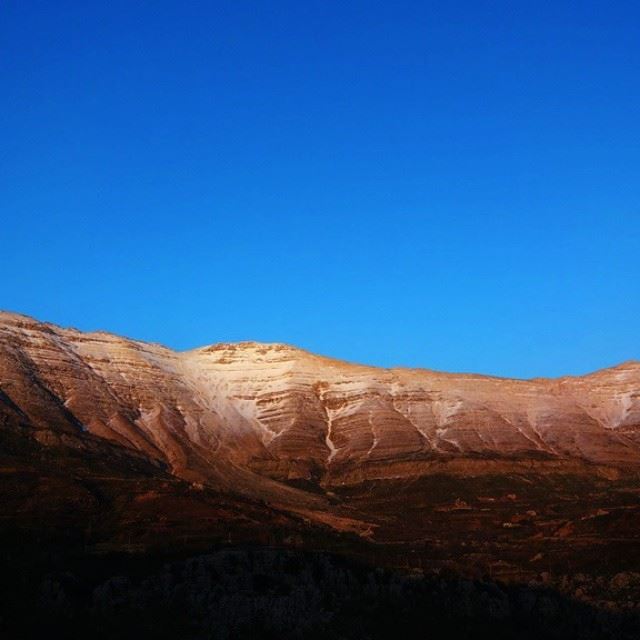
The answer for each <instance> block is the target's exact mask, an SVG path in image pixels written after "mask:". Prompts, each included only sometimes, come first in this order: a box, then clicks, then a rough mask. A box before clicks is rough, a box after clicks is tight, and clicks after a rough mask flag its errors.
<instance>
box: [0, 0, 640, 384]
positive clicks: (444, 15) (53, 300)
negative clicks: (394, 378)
mask: <svg viewBox="0 0 640 640" xmlns="http://www.w3.org/2000/svg"><path fill="white" fill-rule="evenodd" d="M0 87H1V90H2V94H1V96H0V97H1V99H0V216H1V220H0V223H1V224H0V248H1V250H0V268H1V271H0V274H1V279H0V307H2V308H4V309H8V310H12V311H20V312H23V313H27V314H30V315H34V316H36V317H38V318H40V319H44V320H49V321H52V322H55V323H59V324H63V325H72V326H76V327H78V328H80V329H85V330H89V329H96V328H103V329H109V330H111V331H113V332H116V333H121V334H124V335H128V336H131V337H135V338H139V339H144V340H150V341H157V342H161V343H164V344H166V345H168V346H171V347H174V348H177V349H186V348H191V347H195V346H199V345H202V344H207V343H211V342H219V341H236V340H247V339H252V340H261V341H277V342H288V343H293V344H296V345H299V346H302V347H305V348H308V349H310V350H313V351H316V352H320V353H324V354H328V355H333V356H336V357H340V358H344V359H348V360H354V361H359V362H364V363H370V364H376V365H383V366H391V365H409V366H424V367H428V368H434V369H444V370H450V371H479V372H485V373H494V374H498V375H505V376H518V377H530V376H536V375H560V374H565V373H583V372H586V371H590V370H594V369H596V368H599V367H604V366H607V365H611V364H614V363H616V362H620V361H622V360H625V359H630V358H636V359H638V358H640V332H639V328H640V5H639V4H638V3H637V2H626V1H624V0H623V1H620V2H614V3H611V2H588V1H586V2H565V1H559V2H539V1H536V2H477V1H476V0H473V1H460V2H402V1H399V2H371V1H368V2H359V1H351V2H345V3H342V2H326V1H323V2H305V1H304V0H302V1H301V0H298V1H295V2H243V1H238V0H234V1H233V2H200V1H188V0H187V1H181V2H177V1H165V0H153V1H149V0H147V1H145V0H141V1H135V2H131V0H127V1H123V0H111V1H109V2H106V1H103V2H97V1H88V2H77V1H73V2H72V1H64V0H59V1H56V2H51V1H50V0H40V1H37V0H5V1H4V2H2V3H1V4H0Z"/></svg>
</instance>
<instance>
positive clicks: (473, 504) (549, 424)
mask: <svg viewBox="0 0 640 640" xmlns="http://www.w3.org/2000/svg"><path fill="white" fill-rule="evenodd" d="M0 420H1V424H2V429H3V432H4V434H5V435H6V434H12V437H13V438H14V440H15V438H18V439H20V438H22V439H23V440H25V441H29V442H33V443H36V444H37V446H38V447H39V449H38V450H39V451H41V450H43V449H44V450H52V451H53V450H55V451H59V450H64V451H74V452H75V453H76V454H77V455H78V456H80V458H82V457H83V456H84V455H85V453H83V452H90V453H91V455H92V456H93V457H94V458H98V459H101V460H102V464H107V465H108V464H110V463H109V460H113V461H114V462H113V464H116V462H115V461H119V462H117V464H119V465H121V466H122V464H129V465H133V466H134V467H135V466H136V465H147V468H148V469H152V470H157V473H161V474H165V476H166V477H168V478H174V479H178V480H180V481H183V482H185V483H186V485H185V486H191V487H196V486H197V487H204V488H210V489H212V490H216V491H219V492H223V493H226V494H229V495H230V494H233V495H238V496H244V497H245V498H247V499H251V500H258V501H262V502H264V503H267V504H268V505H270V507H273V508H276V509H281V510H283V511H284V512H287V513H292V514H296V517H303V518H309V519H310V520H311V521H313V522H317V523H322V524H323V526H329V527H331V528H333V529H336V530H341V531H343V530H347V531H354V532H356V533H358V534H359V535H360V536H364V537H366V538H368V539H373V540H374V541H378V542H380V543H382V542H384V541H386V542H389V543H390V544H391V543H393V544H396V543H399V542H402V543H407V544H409V543H410V544H424V543H425V541H427V540H430V539H433V538H438V539H440V538H443V539H444V538H447V537H451V535H452V534H451V530H450V528H447V527H449V525H450V524H451V523H456V522H459V523H460V525H459V526H460V529H459V532H461V531H463V530H464V531H465V532H468V531H472V530H474V528H475V530H481V531H488V530H491V531H493V528H495V530H496V531H498V532H499V533H500V535H502V536H504V535H505V532H506V533H509V534H510V535H512V533H511V531H510V530H511V529H514V530H517V531H518V532H522V531H524V530H528V529H527V527H533V528H534V529H535V527H538V529H535V530H534V529H532V530H531V531H530V532H529V533H531V536H535V535H538V534H542V536H543V538H544V537H545V536H547V535H554V534H553V533H550V532H553V531H556V530H557V529H559V528H560V527H561V525H562V524H563V522H564V520H563V517H562V514H561V513H560V512H561V511H562V510H563V509H564V510H566V505H565V506H563V504H564V503H563V502H562V501H563V500H565V499H566V500H568V501H571V500H572V499H573V498H575V495H576V491H577V490H576V489H575V488H570V487H569V486H568V485H567V482H569V481H568V480H567V479H568V478H580V479H581V482H582V488H583V489H584V490H585V491H586V492H587V493H589V492H591V493H589V496H591V497H590V498H589V499H590V500H591V502H590V503H589V504H583V505H582V506H581V507H580V509H579V513H576V514H573V515H572V516H571V517H572V518H576V519H577V520H576V521H575V522H574V520H570V523H572V524H571V527H573V529H571V527H570V530H575V529H576V527H577V528H578V529H580V527H583V528H584V527H587V528H588V526H591V525H592V524H593V523H592V522H591V520H589V518H590V517H591V516H592V515H593V514H595V513H597V509H601V510H602V511H606V512H607V514H610V513H611V505H610V504H609V502H610V496H612V495H614V494H615V495H616V496H619V495H622V494H621V493H616V492H615V491H614V490H613V488H614V487H616V486H618V485H616V483H620V482H622V481H624V482H631V483H632V486H628V485H625V487H624V492H626V493H624V492H623V493H624V495H626V496H630V495H633V496H634V497H633V501H635V500H636V498H635V496H636V495H637V491H636V487H635V484H633V483H635V482H636V479H637V477H638V471H639V470H640V363H638V362H627V363H624V364H622V365H619V366H617V367H614V368H611V369H606V370H602V371H599V372H596V373H594V374H591V375H587V376H584V377H579V378H578V377H567V378H560V379H553V380H550V379H535V380H509V379H501V378H493V377H487V376H480V375H462V374H445V373H437V372H432V371H427V370H417V369H411V370H410V369H377V368H372V367H365V366H357V365H353V364H348V363H345V362H340V361H337V360H331V359H328V358H324V357H320V356H316V355H313V354H310V353H307V352H305V351H302V350H299V349H296V348H293V347H289V346H286V345H277V344H258V343H252V342H250V343H239V344H222V345H214V346H210V347H204V348H201V349H196V350H193V351H189V352H182V353H176V352H174V351H171V350H169V349H167V348H165V347H162V346H160V345H155V344H146V343H142V342H137V341H133V340H128V339H125V338H120V337H117V336H114V335H111V334H108V333H101V332H98V333H82V332H79V331H76V330H73V329H63V328H60V327H56V326H53V325H51V324H45V323H40V322H37V321H36V320H33V319H31V318H28V317H25V316H21V315H16V314H10V313H2V314H0ZM12 442H13V440H12ZM87 455H88V453H87ZM123 461H128V462H123ZM149 473H151V472H149ZM153 473H156V471H153ZM442 478H450V479H454V480H452V481H451V482H449V484H445V485H442V482H441V479H442ZM554 479H555V480H554ZM569 484H571V483H570V482H569ZM452 487H453V488H452ZM514 487H516V488H517V490H516V489H514ZM620 491H622V489H620ZM634 491H635V492H636V493H633V492H634ZM630 492H631V493H630ZM578 493H579V492H578ZM545 494H546V498H545ZM596 495H599V496H600V498H599V499H595V498H594V497H593V496H596ZM505 496H514V497H512V498H506V497H505ZM519 496H528V497H527V498H526V500H525V499H524V498H523V500H524V502H522V504H518V501H519V500H520V498H519ZM572 496H573V497H572ZM545 500H546V502H545ZM616 500H617V498H616ZM483 501H484V502H483ZM574 502H575V500H574ZM534 503H535V505H534ZM605 503H606V504H605ZM616 504H617V503H616ZM634 505H635V502H633V504H632V505H631V507H633V508H635V506H634ZM622 506H626V507H628V506H629V505H622ZM622 506H621V505H619V504H618V506H616V508H618V507H620V508H622ZM527 507H529V508H527ZM534 507H535V508H534ZM607 509H609V511H607ZM545 510H546V511H548V513H547V515H546V516H545V517H544V518H542V517H541V516H540V515H539V514H540V512H544V511H545ZM527 511H528V512H530V513H529V515H528V516H527V515H526V512H527ZM531 513H535V514H536V515H531ZM621 513H622V512H621ZM437 514H439V515H437ZM442 514H449V515H446V516H444V515H442ZM601 516H602V514H601V515H600V516H597V517H601ZM593 517H594V518H596V516H595V515H594V516H593ZM581 518H585V519H584V520H581ZM536 519H537V521H536ZM489 520H490V523H489ZM622 520H624V518H622ZM534 521H536V522H537V524H536V523H535V522H534ZM442 522H445V523H446V526H445V528H444V529H441V528H439V527H440V524H438V523H442ZM543 522H544V523H547V524H546V525H544V526H547V529H545V528H544V526H543ZM568 522H569V520H568ZM576 522H577V523H578V524H576ZM616 522H617V524H616V523H613V524H611V527H613V528H614V529H615V531H617V532H618V534H619V533H620V527H622V528H624V526H625V525H623V524H620V522H618V521H617V520H616ZM549 523H551V524H549ZM455 526H458V525H457V524H456V525H455ZM469 527H471V529H469ZM487 527H488V529H487ZM492 527H493V528H492ZM554 527H555V528H554ZM616 527H618V528H616ZM492 535H493V534H492ZM589 535H591V534H589ZM625 535H626V534H625ZM585 536H586V534H585ZM453 537H454V538H455V536H453ZM587 537H588V536H587ZM462 538H464V536H462V537H460V536H458V542H460V544H462V542H461V539H462ZM512 538H513V535H512ZM538 539H540V538H538ZM465 544H466V543H465ZM531 555H535V554H531Z"/></svg>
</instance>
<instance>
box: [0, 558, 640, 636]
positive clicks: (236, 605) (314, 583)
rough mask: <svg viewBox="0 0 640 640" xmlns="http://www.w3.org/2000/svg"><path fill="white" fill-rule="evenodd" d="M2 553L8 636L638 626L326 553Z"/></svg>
mask: <svg viewBox="0 0 640 640" xmlns="http://www.w3.org/2000/svg"><path fill="white" fill-rule="evenodd" d="M2 561H3V567H2V576H1V586H2V592H3V594H4V596H3V598H2V603H1V604H0V615H1V621H0V637H2V638H6V639H7V640H9V639H13V638H15V639H18V638H20V639H28V638H69V639H70V640H71V639H74V638H92V639H96V640H102V639H105V640H106V639H112V638H113V639H116V638H137V639H142V638H172V639H175V638H180V639H191V638H193V639H203V640H204V639H212V640H213V639H216V640H218V639H220V640H226V639H229V640H236V639H237V640H241V639H247V640H248V639H252V640H253V639H255V640H257V639H260V638H272V639H274V640H276V639H279V640H280V639H286V638H305V639H307V638H323V639H336V640H337V639H341V638H344V639H354V640H355V639H357V640H365V639H372V640H373V639H385V638H420V639H429V638H447V639H449V640H451V639H457V638H483V637H491V638H493V639H494V640H499V639H502V638H504V639H507V638H523V639H525V638H526V639H529V638H530V639H532V640H533V639H536V640H538V639H541V638H562V639H564V640H566V639H567V638H584V639H586V640H588V639H593V640H595V639H600V638H602V639H604V638H612V639H613V638H615V639H621V640H624V639H627V638H628V639H629V640H631V639H635V638H638V637H640V620H639V618H638V616H637V614H631V613H629V614H623V613H620V612H617V613H614V612H611V611H606V610H599V609H596V608H593V607H590V606H589V605H586V604H584V603H578V602H576V601H573V600H570V599H567V598H566V597H563V596H560V595H559V594H557V593H555V592H553V591H551V590H544V589H540V588H533V587H529V586H517V585H509V586H506V585H503V584H500V583H494V582H490V581H483V580H476V581H472V580H462V579H459V578H454V577H452V576H443V575H440V576H428V577H423V576H419V577H417V576H407V575H402V574H399V573H393V572H390V571H386V570H382V569H372V568H369V567H365V566H362V565H358V564H355V563H353V562H351V561H347V560H344V559H342V558H340V557H337V556H332V555H328V554H320V553H309V552H296V551H284V550H275V549H265V548H261V549H257V548H224V549H218V550H216V551H213V552H212V553H210V554H208V555H199V556H195V557H189V558H186V559H185V558H180V559H178V558H173V559H171V558H167V557H164V558H158V557H148V556H144V557H141V556H124V555H118V556H89V557H73V558H71V557H68V556H63V555H60V554H56V553H50V552H46V551H44V550H42V549H40V550H34V551H33V552H32V553H30V554H29V556H28V557H25V556H23V555H21V554H17V555H16V554H6V555H4V556H3V558H2Z"/></svg>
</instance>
